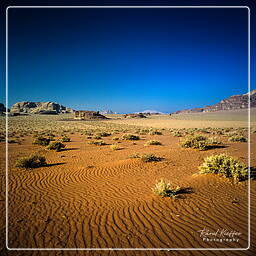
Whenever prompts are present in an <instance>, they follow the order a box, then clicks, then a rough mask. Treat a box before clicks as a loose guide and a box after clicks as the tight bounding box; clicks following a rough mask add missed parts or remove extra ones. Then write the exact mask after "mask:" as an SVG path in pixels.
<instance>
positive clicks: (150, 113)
mask: <svg viewBox="0 0 256 256" xmlns="http://www.w3.org/2000/svg"><path fill="white" fill-rule="evenodd" d="M140 113H141V114H145V115H163V114H164V113H162V112H159V111H157V110H144V111H141V112H136V113H135V114H140Z"/></svg>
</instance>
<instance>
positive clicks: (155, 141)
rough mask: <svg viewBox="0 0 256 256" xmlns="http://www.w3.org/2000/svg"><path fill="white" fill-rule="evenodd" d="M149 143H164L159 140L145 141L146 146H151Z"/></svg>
mask: <svg viewBox="0 0 256 256" xmlns="http://www.w3.org/2000/svg"><path fill="white" fill-rule="evenodd" d="M149 145H162V143H161V142H160V141H158V140H149V141H147V142H146V143H145V146H149Z"/></svg>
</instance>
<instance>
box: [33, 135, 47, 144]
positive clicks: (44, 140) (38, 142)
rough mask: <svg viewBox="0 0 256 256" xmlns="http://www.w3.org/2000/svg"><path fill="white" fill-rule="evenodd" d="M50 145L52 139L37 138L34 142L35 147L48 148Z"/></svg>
mask: <svg viewBox="0 0 256 256" xmlns="http://www.w3.org/2000/svg"><path fill="white" fill-rule="evenodd" d="M49 143H50V139H49V138H46V137H42V136H39V137H37V138H35V140H34V141H33V144H34V145H40V146H48V145H49Z"/></svg>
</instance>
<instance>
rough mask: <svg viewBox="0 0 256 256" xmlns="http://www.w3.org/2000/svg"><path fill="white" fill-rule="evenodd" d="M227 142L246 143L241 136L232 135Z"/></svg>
mask: <svg viewBox="0 0 256 256" xmlns="http://www.w3.org/2000/svg"><path fill="white" fill-rule="evenodd" d="M228 140H229V141H232V142H247V139H246V138H245V137H244V136H243V135H234V136H232V137H230V138H229V139H228Z"/></svg>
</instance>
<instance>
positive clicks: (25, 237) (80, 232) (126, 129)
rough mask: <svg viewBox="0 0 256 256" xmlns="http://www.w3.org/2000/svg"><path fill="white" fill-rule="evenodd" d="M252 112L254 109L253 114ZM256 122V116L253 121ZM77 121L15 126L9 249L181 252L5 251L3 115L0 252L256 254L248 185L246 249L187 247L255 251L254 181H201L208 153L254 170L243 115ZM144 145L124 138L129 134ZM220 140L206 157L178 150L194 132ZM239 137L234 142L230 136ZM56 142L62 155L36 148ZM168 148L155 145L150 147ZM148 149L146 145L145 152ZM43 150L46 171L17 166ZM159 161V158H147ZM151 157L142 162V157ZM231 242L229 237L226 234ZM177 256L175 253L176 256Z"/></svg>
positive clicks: (13, 120)
mask: <svg viewBox="0 0 256 256" xmlns="http://www.w3.org/2000/svg"><path fill="white" fill-rule="evenodd" d="M253 113H255V110H253V111H252V114H253ZM253 116H254V117H253ZM72 117H73V116H72V115H69V114H62V115H58V116H43V115H41V116H40V115H31V116H15V117H9V118H8V119H9V120H8V126H9V128H8V142H9V143H8V166H9V168H8V246H9V247H10V248H23V249H25V248H159V249H161V248H162V249H163V248H183V249H184V250H182V251H165V250H159V251H131V250H130V251H129V250H127V251H124V250H123V251H116V250H113V249H110V250H108V251H45V250H43V251H38V250H35V251H24V250H23V251H22V250H21V251H15V250H12V251H8V250H7V249H6V248H5V235H6V233H5V196H6V192H5V190H6V187H5V180H6V169H5V163H6V159H5V134H4V129H5V117H1V131H2V132H1V142H0V145H1V155H0V168H1V184H2V186H1V194H0V204H1V207H0V211H1V216H2V217H1V222H0V237H1V251H0V254H1V255H253V254H254V253H255V252H256V243H255V236H256V226H255V223H256V215H255V212H256V207H255V206H256V204H255V202H256V201H255V200H256V197H255V195H256V193H255V180H250V185H251V193H250V198H251V230H250V233H251V241H250V242H251V243H250V249H249V250H232V251H230V250H227V251H224V250H216V251H206V250H197V251H187V250H186V248H244V249H245V248H247V247H248V231H249V230H248V186H249V181H248V180H245V181H240V182H235V181H234V180H233V179H229V178H225V177H222V176H219V175H216V174H200V173H199V169H198V167H199V166H200V165H202V163H203V162H204V159H205V158H206V157H207V156H211V155H216V154H221V153H226V154H228V155H230V156H232V157H235V158H236V159H238V160H239V161H241V162H243V163H245V164H246V165H248V142H233V141H230V140H229V138H230V136H233V135H234V134H239V135H241V136H244V137H245V138H247V139H248V122H247V121H248V120H247V114H246V111H240V112H230V113H228V114H227V113H226V112H225V113H206V114H186V115H185V114H184V115H175V116H167V115H166V116H165V115H156V116H150V117H148V118H144V119H124V118H122V116H121V115H109V116H108V117H109V118H110V119H108V120H103V121H77V120H76V121H74V120H72ZM254 118H255V115H252V119H251V133H250V137H251V141H250V146H251V155H250V160H251V166H252V167H254V168H255V167H256V157H255V152H256V148H255V142H256V132H255V131H256V129H255V128H256V120H254ZM127 134H132V135H135V136H138V137H139V139H138V140H129V139H125V138H126V137H125V135H127ZM195 134H198V135H202V136H206V137H207V138H208V137H214V138H215V139H217V140H218V141H219V142H221V144H220V145H218V146H216V147H211V148H209V149H207V150H198V149H194V148H186V147H182V146H181V142H182V140H184V138H185V137H186V136H189V135H195ZM232 134H233V135H232ZM39 136H43V137H47V138H50V139H51V140H52V141H56V140H59V139H61V138H63V136H65V137H68V138H69V139H70V141H67V142H63V144H65V148H63V149H61V150H60V151H58V152H57V151H54V150H49V149H47V147H45V146H41V145H35V144H33V142H34V141H35V139H36V138H37V137H39ZM152 140H154V141H158V142H160V144H161V145H149V144H150V143H147V142H148V141H152ZM145 144H146V145H145ZM32 153H37V154H39V155H41V156H44V157H45V159H46V165H45V166H42V167H39V168H31V169H26V168H18V167H16V162H17V160H18V159H20V158H21V157H25V156H29V155H30V154H32ZM150 154H154V155H155V156H156V157H157V159H158V161H152V162H151V161H149V162H147V161H143V157H138V156H145V155H146V156H150ZM144 160H145V159H144ZM161 179H164V180H166V181H169V182H170V183H171V186H172V187H174V188H176V187H177V186H179V187H181V188H184V189H183V190H182V193H180V194H179V195H178V196H174V197H163V196H160V195H156V194H155V193H153V191H152V188H153V187H154V186H155V184H156V181H159V180H161ZM218 229H219V230H226V231H236V232H239V233H240V234H239V235H237V236H235V237H236V238H238V240H236V241H222V242H220V241H205V240H203V237H200V234H201V233H200V232H199V231H200V230H210V231H211V232H214V231H217V230H218ZM224 236H225V235H224ZM170 250H172V249H170Z"/></svg>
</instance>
